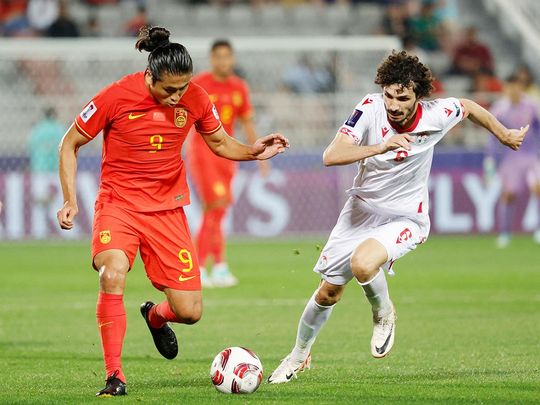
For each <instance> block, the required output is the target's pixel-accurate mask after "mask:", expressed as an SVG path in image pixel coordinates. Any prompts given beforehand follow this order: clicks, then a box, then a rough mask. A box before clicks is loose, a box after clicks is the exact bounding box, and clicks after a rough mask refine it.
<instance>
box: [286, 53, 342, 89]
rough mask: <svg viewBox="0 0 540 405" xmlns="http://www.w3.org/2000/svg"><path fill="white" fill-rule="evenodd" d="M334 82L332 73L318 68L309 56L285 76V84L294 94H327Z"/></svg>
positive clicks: (289, 69) (302, 58) (304, 57)
mask: <svg viewBox="0 0 540 405" xmlns="http://www.w3.org/2000/svg"><path fill="white" fill-rule="evenodd" d="M333 82H334V81H333V79H332V76H331V74H330V72H329V71H328V70H327V69H326V68H324V67H317V66H316V65H315V64H314V63H313V62H312V60H311V58H310V57H309V55H307V54H304V55H302V57H301V58H300V60H299V61H298V63H297V64H296V65H294V66H291V67H290V68H288V69H287V70H286V71H285V73H284V75H283V84H284V85H285V87H286V88H287V90H289V91H292V92H293V93H325V92H328V91H329V90H330V89H331V88H332V83H333Z"/></svg>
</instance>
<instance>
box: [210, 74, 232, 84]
mask: <svg viewBox="0 0 540 405" xmlns="http://www.w3.org/2000/svg"><path fill="white" fill-rule="evenodd" d="M212 77H213V78H214V80H216V81H218V82H226V81H227V80H229V77H231V75H229V74H226V75H221V74H219V73H216V72H212Z"/></svg>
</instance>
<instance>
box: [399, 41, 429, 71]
mask: <svg viewBox="0 0 540 405" xmlns="http://www.w3.org/2000/svg"><path fill="white" fill-rule="evenodd" d="M401 47H402V48H403V50H404V51H407V53H408V54H409V55H415V56H418V59H420V61H422V63H424V64H426V65H428V66H429V64H430V63H429V59H430V58H429V55H428V53H427V52H426V51H424V50H423V49H422V48H420V47H419V46H418V41H417V40H416V38H415V37H414V36H413V35H410V34H409V35H405V36H404V37H402V39H401ZM430 67H431V66H430Z"/></svg>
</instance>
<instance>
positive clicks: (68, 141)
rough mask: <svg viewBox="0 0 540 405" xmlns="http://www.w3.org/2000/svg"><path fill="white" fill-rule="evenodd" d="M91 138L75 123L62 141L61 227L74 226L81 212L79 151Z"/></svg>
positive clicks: (58, 216) (59, 212)
mask: <svg viewBox="0 0 540 405" xmlns="http://www.w3.org/2000/svg"><path fill="white" fill-rule="evenodd" d="M88 142H90V140H89V139H88V138H86V137H84V136H82V135H81V134H80V133H79V131H77V128H76V127H75V124H73V125H71V127H70V128H69V129H68V130H67V132H66V134H65V135H64V137H63V138H62V141H61V142H60V164H59V175H60V184H61V185H62V193H63V195H64V206H63V207H62V208H61V209H60V210H59V211H58V213H57V215H56V216H57V218H58V224H59V225H60V228H62V229H66V230H69V229H71V228H73V219H74V218H75V216H76V215H77V213H78V212H79V208H78V207H77V188H76V186H75V179H76V176H77V153H78V151H79V148H80V147H81V146H83V145H84V144H86V143H88Z"/></svg>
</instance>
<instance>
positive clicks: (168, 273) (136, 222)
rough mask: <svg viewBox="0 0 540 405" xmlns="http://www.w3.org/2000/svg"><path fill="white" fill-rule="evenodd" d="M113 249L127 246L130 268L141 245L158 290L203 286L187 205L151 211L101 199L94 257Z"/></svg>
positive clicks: (142, 256) (147, 269)
mask: <svg viewBox="0 0 540 405" xmlns="http://www.w3.org/2000/svg"><path fill="white" fill-rule="evenodd" d="M109 249H120V250H123V251H124V252H125V254H126V256H127V257H128V260H129V267H130V269H131V267H132V266H133V262H134V260H135V256H136V255H137V250H139V249H140V252H141V259H142V261H143V263H144V267H145V269H146V275H147V276H148V278H149V279H150V281H151V282H152V284H153V285H154V287H156V288H157V289H158V290H163V289H164V288H172V289H175V290H189V291H199V290H200V289H201V278H200V273H199V262H198V260H197V255H196V254H195V249H194V248H193V243H192V241H191V235H190V232H189V227H188V223H187V219H186V215H185V214H184V209H183V208H177V209H175V210H169V211H160V212H151V213H148V212H135V211H129V210H126V209H123V208H119V207H117V206H114V205H112V204H102V203H97V204H96V210H95V213H94V225H93V229H92V260H93V259H94V258H95V257H96V255H97V254H98V253H100V252H103V251H105V250H109Z"/></svg>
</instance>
